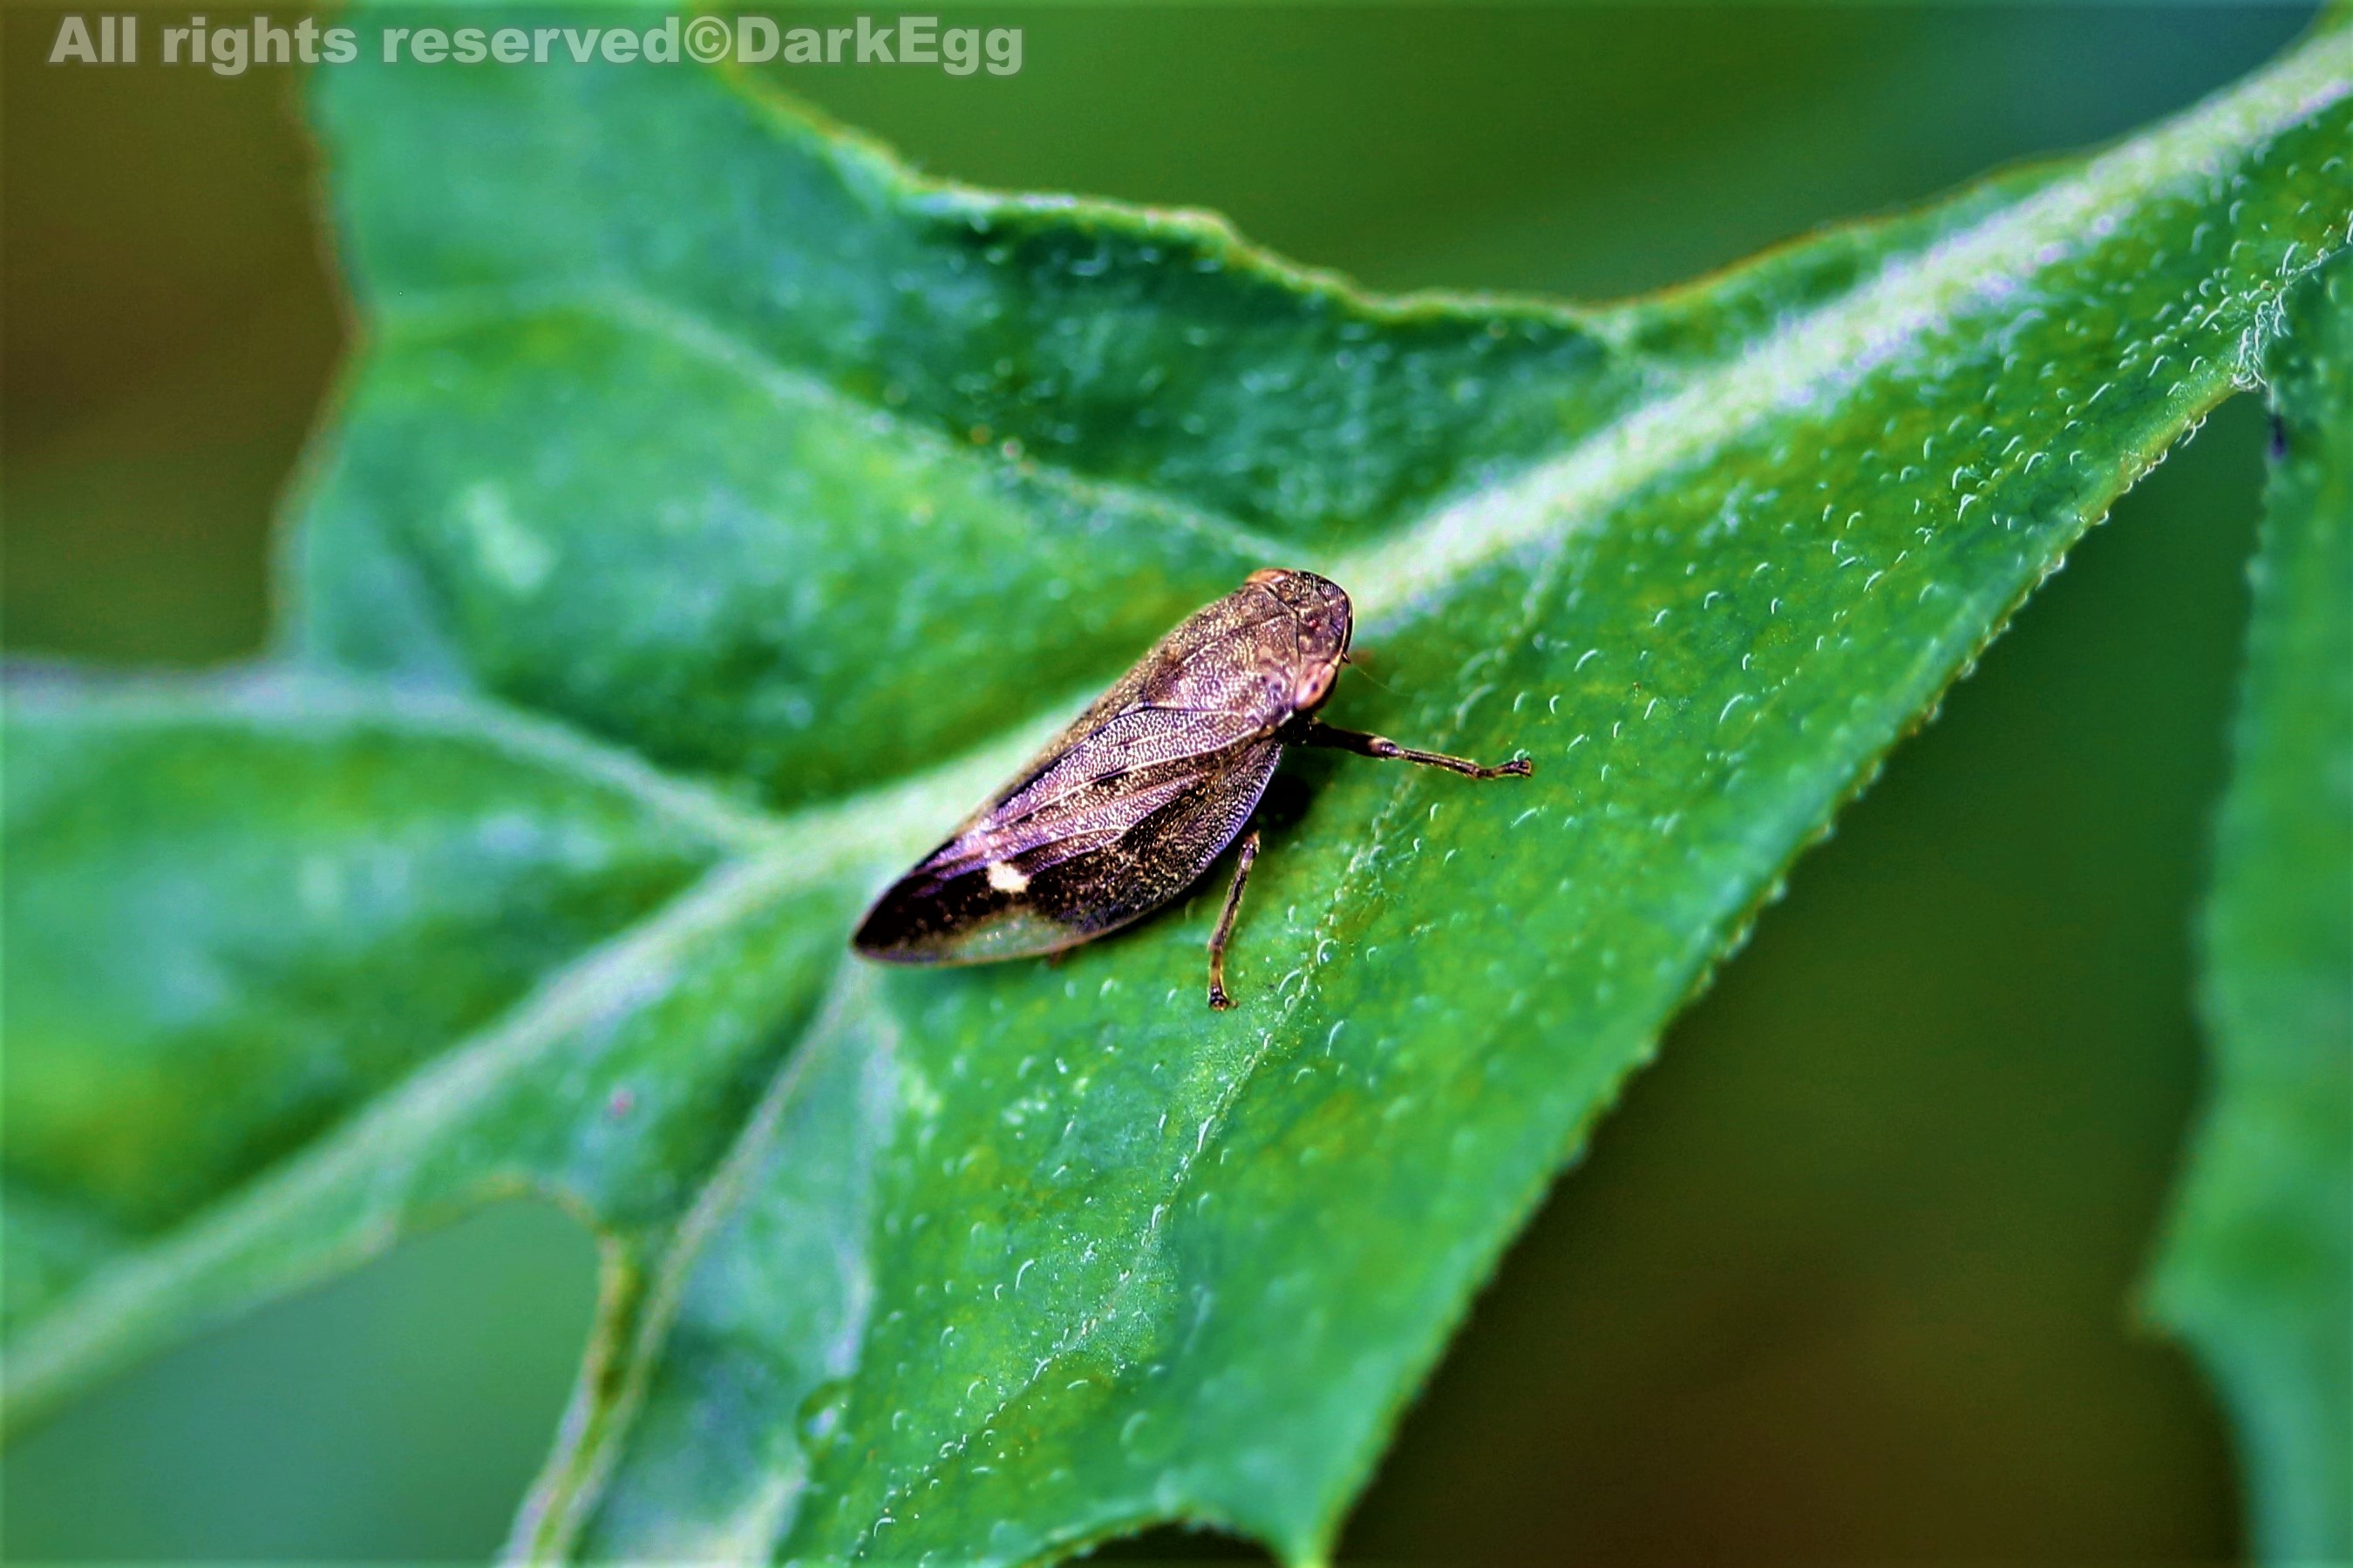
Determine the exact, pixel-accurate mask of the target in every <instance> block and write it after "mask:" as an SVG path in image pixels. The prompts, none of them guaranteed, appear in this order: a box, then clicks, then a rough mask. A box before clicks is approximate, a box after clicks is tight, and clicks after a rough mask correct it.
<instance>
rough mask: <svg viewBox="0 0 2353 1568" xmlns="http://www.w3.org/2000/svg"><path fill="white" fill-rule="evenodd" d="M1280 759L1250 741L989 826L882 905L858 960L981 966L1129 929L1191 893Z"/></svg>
mask: <svg viewBox="0 0 2353 1568" xmlns="http://www.w3.org/2000/svg"><path fill="white" fill-rule="evenodd" d="M1281 755H1282V748H1281V747H1280V746H1278V745H1277V744H1276V743H1275V742H1273V741H1271V740H1265V739H1259V740H1251V741H1248V742H1243V743H1241V744H1240V745H1238V746H1233V747H1228V748H1223V749H1220V750H1219V751H1215V752H1208V753H1206V754H1201V755H1197V756H1193V757H1188V758H1184V759H1179V760H1176V761H1171V762H1166V763H1158V764H1155V765H1152V766H1148V767H1146V768H1145V769H1142V770H1138V771H1136V772H1134V773H1119V774H1114V775H1112V776H1110V777H1104V778H1098V779H1096V780H1095V781H1094V782H1093V783H1092V784H1090V785H1087V786H1085V787H1082V788H1081V789H1078V790H1075V791H1071V792H1069V793H1066V794H1064V795H1061V796H1060V797H1059V798H1058V799H1057V801H1056V802H1055V803H1054V804H1053V805H1050V806H1047V807H1044V808H1041V809H1039V811H1037V812H1036V813H1034V814H1032V815H1031V816H1027V817H1025V818H1023V819H1021V820H1020V821H1018V822H1014V823H997V824H990V823H988V822H987V821H986V820H985V819H984V820H983V821H982V822H981V823H980V824H979V825H978V826H977V827H976V829H967V830H966V831H965V833H962V834H959V835H958V836H957V837H955V838H953V839H951V840H949V841H948V842H947V843H946V844H944V845H942V846H941V847H940V848H939V849H937V850H935V851H934V853H933V854H932V855H930V856H929V857H927V858H925V859H924V860H923V863H922V864H921V865H919V866H917V867H916V868H914V869H913V870H912V871H910V872H908V873H907V875H906V876H904V877H902V878H901V879H899V881H898V882H897V883H895V884H893V885H892V888H891V889H890V890H889V891H888V892H886V893H884V894H883V895H882V897H881V900H878V901H877V902H876V904H875V906H874V908H873V910H871V912H869V913H868V915H867V917H866V920H865V921H864V923H863V924H861V925H860V927H859V930H858V936H857V939H856V940H857V946H858V950H859V951H860V952H862V953H865V954H866V955H867V956H868V957H870V958H879V959H884V960H888V961H891V962H894V963H986V962H988V961H991V960H995V959H1000V958H1019V957H1024V956H1028V955H1031V954H1036V953H1043V952H1055V951H1057V950H1059V949H1061V948H1065V947H1069V946H1071V945H1072V944H1074V943H1077V942H1084V941H1086V940H1088V939H1089V938H1091V937H1096V936H1101V935H1102V934H1103V933H1104V932H1105V931H1113V930H1116V929H1117V928H1118V927H1120V926H1124V925H1126V924H1128V923H1129V922H1130V921H1134V920H1136V919H1138V918H1140V917H1142V916H1144V915H1145V914H1148V913H1150V912H1151V911H1152V910H1155V909H1157V908H1159V907H1160V906H1161V905H1162V904H1165V903H1166V902H1167V901H1168V900H1171V899H1173V898H1175V897H1176V895H1177V894H1179V893H1181V892H1183V891H1184V890H1185V889H1186V888H1187V887H1188V886H1189V885H1190V884H1191V883H1192V882H1193V881H1194V880H1195V879H1198V877H1199V876H1200V874H1201V873H1202V872H1203V871H1204V870H1206V869H1207V868H1208V865H1209V863H1210V862H1211V861H1213V860H1215V859H1216V858H1218V855H1219V852H1220V851H1222V850H1223V849H1224V848H1225V847H1226V846H1227V845H1228V844H1230V843H1231V842H1233V839H1234V836H1235V835H1236V834H1238V833H1240V831H1241V827H1242V824H1243V823H1244V822H1246V821H1247V820H1249V817H1250V811H1251V809H1252V808H1253V807H1255V806H1256V805H1257V804H1258V799H1259V796H1260V795H1261V794H1263V793H1264V792H1265V789H1266V783H1267V780H1268V779H1269V778H1271V777H1272V776H1273V773H1274V765H1275V763H1276V762H1277V761H1278V760H1279V759H1280V757H1281ZM1019 793H1020V791H1019V790H1018V789H1017V790H1015V791H1011V792H1008V798H1010V797H1011V796H1012V795H1018V794H1019Z"/></svg>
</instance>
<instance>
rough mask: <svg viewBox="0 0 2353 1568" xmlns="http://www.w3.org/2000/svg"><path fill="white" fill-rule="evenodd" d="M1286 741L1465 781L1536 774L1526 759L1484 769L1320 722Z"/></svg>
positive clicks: (1300, 729) (1383, 737) (1314, 721)
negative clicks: (1436, 771)
mask: <svg viewBox="0 0 2353 1568" xmlns="http://www.w3.org/2000/svg"><path fill="white" fill-rule="evenodd" d="M1283 739H1284V740H1286V741H1289V742H1292V743H1293V744H1294V745H1300V746H1331V747H1334V748H1336V749H1337V750H1339V751H1343V752H1356V754H1357V755H1358V756H1360V757H1382V758H1390V757H1394V758H1398V759H1400V760H1402V761H1404V762H1409V763H1424V764H1426V765H1428V766H1430V767H1433V768H1445V769H1446V770H1448V771H1449V772H1451V773H1461V774H1462V775H1463V776H1464V777H1465V778H1473V779H1501V778H1514V779H1524V778H1525V777H1527V776H1528V775H1529V774H1530V773H1534V772H1535V763H1531V762H1530V761H1528V760H1527V758H1525V757H1514V758H1513V759H1512V760H1511V761H1510V762H1508V763H1496V764H1495V765H1494V766H1493V767H1484V766H1482V765H1481V764H1480V763H1474V762H1472V761H1471V760H1470V759H1469V758H1468V757H1450V756H1447V755H1446V754H1445V753H1443V752H1421V751H1416V750H1415V749H1414V748H1413V747H1411V746H1400V745H1398V743H1397V742H1395V741H1392V740H1390V739H1389V738H1388V736H1386V735H1367V734H1366V733H1365V732H1364V731H1361V730H1341V729H1335V727H1333V726H1332V725H1330V724H1326V723H1324V721H1321V720H1319V719H1310V720H1308V721H1307V722H1306V723H1305V724H1303V725H1301V726H1300V727H1298V728H1297V729H1295V730H1293V731H1291V732H1289V733H1287V734H1285V735H1284V736H1283Z"/></svg>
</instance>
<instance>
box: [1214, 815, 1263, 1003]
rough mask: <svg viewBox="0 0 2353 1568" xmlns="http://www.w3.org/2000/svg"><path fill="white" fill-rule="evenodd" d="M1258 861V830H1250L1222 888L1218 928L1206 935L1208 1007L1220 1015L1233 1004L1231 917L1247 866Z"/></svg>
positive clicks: (1247, 876)
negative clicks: (1230, 986)
mask: <svg viewBox="0 0 2353 1568" xmlns="http://www.w3.org/2000/svg"><path fill="white" fill-rule="evenodd" d="M1257 859H1258V829H1257V828H1255V827H1253V828H1251V829H1250V833H1249V835H1248V836H1247V837H1244V838H1243V839H1242V848H1241V858H1240V860H1239V861H1238V862H1236V864H1235V866H1234V884H1233V886H1232V887H1230V888H1228V889H1226V907H1225V910H1224V911H1223V912H1222V913H1220V914H1219V916H1218V929H1217V930H1216V931H1213V932H1211V933H1210V935H1209V1005H1210V1006H1212V1007H1215V1008H1217V1009H1218V1010H1219V1012H1221V1013H1222V1012H1224V1011H1225V1010H1226V1009H1227V1008H1229V1007H1230V1006H1232V1005H1234V999H1233V998H1232V997H1230V996H1229V995H1227V994H1226V943H1227V942H1229V941H1230V940H1231V939H1232V937H1233V934H1234V916H1235V915H1237V914H1239V913H1240V912H1241V907H1242V889H1243V888H1244V887H1245V886H1246V885H1248V883H1249V881H1250V867H1251V865H1252V864H1253V863H1255V862H1256V861H1257Z"/></svg>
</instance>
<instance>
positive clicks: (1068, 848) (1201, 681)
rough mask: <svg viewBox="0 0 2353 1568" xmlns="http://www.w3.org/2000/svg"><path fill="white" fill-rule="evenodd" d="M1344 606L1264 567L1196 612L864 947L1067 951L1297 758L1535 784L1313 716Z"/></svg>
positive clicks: (1212, 843)
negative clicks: (1299, 754) (1333, 757)
mask: <svg viewBox="0 0 2353 1568" xmlns="http://www.w3.org/2000/svg"><path fill="white" fill-rule="evenodd" d="M1354 622H1355V616H1354V612H1353V610H1352V608H1351V606H1350V605H1349V603H1348V595H1346V594H1345V593H1343V592H1342V591H1341V590H1340V588H1339V586H1338V584H1335V583H1332V582H1330V581H1329V580H1327V579H1325V578H1323V577H1319V576H1317V575H1315V574H1314V573H1312V572H1290V571H1278V570H1269V571H1263V572H1253V573H1251V574H1250V577H1249V579H1248V580H1247V581H1246V582H1244V583H1243V584H1242V585H1241V586H1240V588H1237V589H1236V590H1235V591H1234V592H1232V593H1231V594H1229V595H1226V596H1225V597H1224V598H1222V599H1219V600H1218V601H1217V602H1215V603H1214V604H1211V605H1207V606H1205V607H1204V608H1202V609H1200V610H1198V611H1196V612H1195V613H1194V614H1193V615H1191V616H1187V618H1186V619H1185V620H1184V621H1182V622H1181V623H1179V624H1178V625H1177V626H1176V629H1175V630H1174V631H1171V632H1170V633H1169V634H1168V635H1167V636H1166V637H1163V638H1161V639H1160V641H1159V642H1157V643H1156V644H1155V645H1154V646H1153V647H1152V649H1151V650H1150V651H1149V652H1147V653H1146V654H1145V656H1144V657H1143V658H1141V659H1139V660H1137V661H1136V664H1135V667H1134V668H1132V669H1130V670H1129V671H1128V672H1127V673H1126V674H1125V675H1124V676H1122V677H1121V678H1120V679H1118V681H1117V682H1115V683H1114V684H1113V686H1112V688H1111V689H1110V690H1108V691H1106V692H1104V693H1103V696H1101V697H1099V698H1097V699H1096V700H1095V701H1094V702H1093V703H1092V704H1091V705H1090V706H1089V707H1088V709H1087V710H1086V711H1085V712H1084V713H1082V714H1081V715H1080V716H1079V717H1078V718H1077V719H1076V720H1074V721H1071V725H1070V726H1069V727H1068V728H1067V729H1065V730H1064V731H1062V732H1061V733H1060V734H1059V735H1057V736H1055V737H1054V739H1053V740H1052V741H1050V742H1048V743H1047V744H1046V747H1045V749H1044V750H1042V751H1040V752H1039V753H1038V755H1037V756H1035V757H1034V758H1032V759H1031V760H1030V762H1029V765H1028V766H1026V767H1024V768H1023V769H1022V770H1021V771H1020V772H1019V773H1017V774H1016V775H1015V776H1014V779H1013V782H1012V783H1010V784H1008V785H1006V786H1005V788H1003V789H1002V790H999V791H998V792H997V795H995V796H993V797H992V798H991V799H990V800H989V801H988V802H987V804H986V805H982V806H981V807H980V809H979V810H977V811H976V812H974V813H973V814H972V815H971V816H968V817H966V818H965V820H964V821H963V822H962V823H961V824H959V825H958V826H957V827H956V830H955V833H954V834H952V835H951V836H950V837H949V838H948V840H947V842H946V843H944V844H943V845H941V846H940V847H938V848H937V849H934V850H933V851H932V853H931V854H929V855H927V856H925V857H924V858H923V859H922V860H921V861H920V862H918V863H917V864H916V866H915V868H913V870H911V871H909V872H908V873H907V874H906V875H905V876H903V877H902V878H900V879H899V880H898V881H896V882H894V883H892V885H891V887H890V888H889V889H887V890H886V891H885V892H884V893H883V894H882V896H881V898H880V899H879V900H876V901H875V904H874V907H873V908H872V909H871V910H868V911H867V912H866V918H865V920H864V921H860V924H859V927H858V934H857V935H856V936H855V937H854V938H853V939H852V945H853V946H854V947H855V948H856V949H857V950H858V952H860V953H862V954H864V955H865V956H866V957H869V958H873V959H879V960H881V961H882V962H884V963H992V962H994V961H996V960H998V959H1006V958H1026V957H1034V956H1038V955H1040V954H1047V953H1054V952H1061V951H1062V950H1064V949H1066V948H1070V947H1074V946H1076V945H1077V944H1078V943H1080V942H1088V941H1091V940H1092V939H1093V938H1095V937H1099V936H1102V935H1103V934H1104V933H1106V932H1108V931H1116V930H1118V929H1119V928H1120V927H1122V926H1124V925H1126V924H1128V923H1130V922H1131V921H1136V920H1139V919H1141V918H1142V917H1144V916H1145V915H1146V914H1149V913H1150V912H1151V911H1152V910H1156V909H1158V908H1159V907H1160V906H1161V905H1163V904H1165V903H1167V902H1168V901H1169V900H1172V899H1174V898H1176V896H1177V895H1178V894H1179V893H1182V892H1183V891H1184V890H1185V889H1187V888H1188V887H1190V886H1191V885H1192V884H1193V883H1194V882H1195V881H1196V880H1198V879H1199V877H1200V875H1201V873H1202V872H1204V871H1206V870H1208V868H1209V865H1210V863H1211V862H1212V861H1214V860H1215V859H1216V858H1218V857H1219V855H1220V854H1222V853H1223V852H1224V851H1225V848H1226V847H1227V846H1228V845H1229V844H1231V843H1233V842H1234V840H1235V838H1236V837H1238V836H1240V835H1241V834H1242V830H1243V828H1244V827H1245V826H1247V825H1248V824H1249V822H1250V817H1251V814H1252V813H1253V812H1254V811H1255V810H1256V809H1257V807H1258V804H1259V800H1260V797H1261V795H1263V794H1264V793H1265V791H1266V787H1267V782H1268V780H1270V779H1271V777H1273V774H1274V768H1275V763H1277V762H1278V761H1279V760H1280V759H1281V757H1282V749H1283V748H1284V747H1285V746H1312V747H1327V748H1331V749H1334V750H1337V751H1344V752H1355V753H1356V754H1357V755H1358V756H1366V757H1375V758H1379V759H1382V760H1386V761H1398V762H1409V763H1421V764H1423V765H1424V766H1428V767H1438V768H1445V769H1447V770H1448V771H1450V772H1452V773H1461V774H1463V775H1464V776H1465V777H1468V778H1474V779H1491V778H1525V777H1526V776H1527V775H1528V773H1531V772H1533V771H1534V768H1533V765H1532V764H1531V763H1529V762H1528V761H1527V760H1526V759H1525V758H1515V759H1514V760H1513V761H1511V762H1507V763H1501V764H1498V765H1496V766H1493V767H1489V766H1484V765H1482V764H1481V763H1474V762H1470V761H1468V760H1466V759H1464V758H1461V757H1451V756H1447V755H1444V754H1443V753H1440V752H1424V751H1419V750H1417V749H1415V748H1413V747H1411V746H1400V745H1398V743H1397V742H1394V741H1391V740H1388V739H1387V738H1385V737H1383V736H1379V735H1368V734H1365V733H1363V732H1361V731H1355V730H1341V729H1335V728H1334V727H1333V726H1331V725H1329V724H1325V723H1324V722H1323V721H1321V720H1319V719H1317V718H1316V717H1315V710H1317V709H1318V708H1320V707H1322V706H1323V705H1324V700H1325V699H1326V698H1327V697H1329V696H1330V695H1331V692H1332V684H1333V681H1334V680H1335V679H1336V678H1337V677H1338V675H1339V672H1340V667H1341V666H1342V665H1344V664H1345V663H1346V662H1347V659H1348V638H1349V637H1350V635H1351V633H1352V631H1353V630H1354ZM1258 847H1259V836H1258V834H1257V832H1256V831H1255V830H1253V831H1251V832H1250V834H1249V835H1248V836H1247V837H1243V838H1242V842H1241V847H1240V858H1239V863H1238V864H1237V866H1236V868H1235V871H1234V879H1233V883H1232V885H1231V886H1230V887H1229V889H1227V892H1226V901H1225V905H1224V908H1223V910H1221V911H1220V913H1219V918H1218V928H1217V932H1216V934H1215V935H1213V936H1212V937H1211V938H1210V939H1209V1005H1210V1006H1212V1007H1220V1008H1222V1007H1227V1006H1229V1005H1232V1004H1231V999H1230V998H1229V996H1228V995H1227V994H1226V986H1225V961H1226V944H1227V943H1228V942H1229V940H1230V939H1231V938H1232V935H1233V926H1234V919H1235V916H1236V915H1237V913H1238V912H1239V911H1240V908H1241V899H1242V889H1244V888H1245V887H1246V886H1247V885H1248V884H1249V881H1250V867H1251V865H1252V864H1253V863H1254V862H1255V861H1256V859H1257V858H1258Z"/></svg>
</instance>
